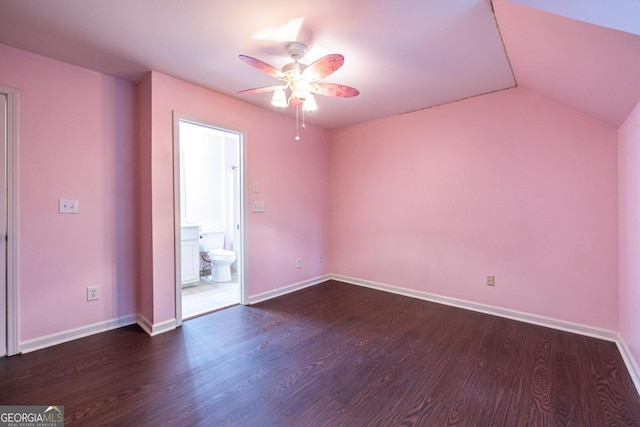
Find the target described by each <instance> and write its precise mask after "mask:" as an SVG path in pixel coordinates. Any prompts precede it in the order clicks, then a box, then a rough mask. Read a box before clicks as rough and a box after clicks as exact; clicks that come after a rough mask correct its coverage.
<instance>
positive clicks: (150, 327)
mask: <svg viewBox="0 0 640 427" xmlns="http://www.w3.org/2000/svg"><path fill="white" fill-rule="evenodd" d="M136 323H137V324H138V325H139V326H140V327H141V328H142V329H144V331H145V332H146V333H147V334H149V335H151V336H152V337H153V336H156V335H158V334H162V333H164V332H168V331H172V330H174V329H175V328H176V327H177V322H176V319H169V320H165V321H164V322H160V323H156V324H153V323H152V322H151V321H150V320H149V319H147V318H146V317H145V316H144V315H143V314H137V315H136Z"/></svg>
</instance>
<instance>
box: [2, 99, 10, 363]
mask: <svg viewBox="0 0 640 427" xmlns="http://www.w3.org/2000/svg"><path fill="white" fill-rule="evenodd" d="M7 114H8V98H7V95H6V94H4V93H1V94H0V307H2V308H1V309H0V310H1V311H0V356H4V355H6V354H7V238H6V236H7V125H8V120H7Z"/></svg>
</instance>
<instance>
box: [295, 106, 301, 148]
mask: <svg viewBox="0 0 640 427" xmlns="http://www.w3.org/2000/svg"><path fill="white" fill-rule="evenodd" d="M299 110H300V106H299V105H297V106H296V137H295V138H294V139H295V140H296V141H300V135H298V111H299Z"/></svg>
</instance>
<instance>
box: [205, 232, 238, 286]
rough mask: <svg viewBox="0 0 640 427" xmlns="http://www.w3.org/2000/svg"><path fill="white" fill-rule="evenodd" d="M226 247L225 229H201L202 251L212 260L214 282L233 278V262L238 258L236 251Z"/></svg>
mask: <svg viewBox="0 0 640 427" xmlns="http://www.w3.org/2000/svg"><path fill="white" fill-rule="evenodd" d="M223 248H224V230H223V231H220V230H206V229H205V230H200V252H203V253H205V254H207V256H208V257H209V260H211V277H210V279H211V280H213V281H214V282H228V281H230V280H231V264H232V263H233V262H234V261H235V260H236V253H235V252H234V251H227V250H225V249H223Z"/></svg>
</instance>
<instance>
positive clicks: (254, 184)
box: [251, 182, 260, 193]
mask: <svg viewBox="0 0 640 427" xmlns="http://www.w3.org/2000/svg"><path fill="white" fill-rule="evenodd" d="M251 191H253V192H254V193H259V192H260V184H258V183H257V182H254V183H253V186H252V187H251Z"/></svg>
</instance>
